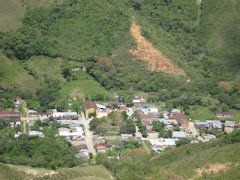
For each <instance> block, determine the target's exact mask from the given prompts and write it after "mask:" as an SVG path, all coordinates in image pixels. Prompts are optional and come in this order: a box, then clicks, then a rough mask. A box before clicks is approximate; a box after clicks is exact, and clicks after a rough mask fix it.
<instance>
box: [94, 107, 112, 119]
mask: <svg viewBox="0 0 240 180" xmlns="http://www.w3.org/2000/svg"><path fill="white" fill-rule="evenodd" d="M96 105H97V111H98V114H97V118H102V117H107V116H108V114H109V111H108V109H107V107H106V106H104V105H102V104H96Z"/></svg>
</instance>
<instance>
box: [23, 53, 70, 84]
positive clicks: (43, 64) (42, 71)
mask: <svg viewBox="0 0 240 180" xmlns="http://www.w3.org/2000/svg"><path fill="white" fill-rule="evenodd" d="M65 65H66V64H65V61H63V60H62V59H60V58H56V59H52V58H48V57H44V56H35V57H32V58H31V59H29V60H28V61H26V62H25V63H24V66H25V67H26V68H27V69H28V70H29V71H30V72H31V74H32V75H33V76H34V78H35V80H36V81H37V82H38V83H41V82H43V81H44V79H45V78H53V79H57V80H59V82H60V84H64V83H65V82H66V80H65V79H64V78H63V76H62V66H65Z"/></svg>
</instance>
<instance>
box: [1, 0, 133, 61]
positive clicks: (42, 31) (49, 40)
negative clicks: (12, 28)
mask: <svg viewBox="0 0 240 180" xmlns="http://www.w3.org/2000/svg"><path fill="white" fill-rule="evenodd" d="M73 4H74V5H73ZM128 29H129V21H128V18H127V16H126V15H125V13H124V12H123V11H121V10H120V9H119V8H117V5H115V3H114V2H108V1H106V0H105V1H104V2H99V1H96V0H93V1H87V0H81V1H80V0H76V1H75V2H74V3H73V2H72V1H71V0H67V1H65V3H63V4H61V5H54V6H51V7H49V8H36V9H34V10H30V11H28V12H27V14H26V16H25V18H24V26H23V27H22V28H20V29H19V30H18V31H17V32H16V33H8V36H6V37H4V38H3V47H4V50H5V52H9V56H10V55H14V56H15V57H17V58H18V59H28V58H29V57H31V56H32V55H47V56H50V57H56V56H62V57H67V58H68V59H72V58H74V59H82V58H83V57H89V56H106V55H111V54H112V53H113V50H114V49H115V48H116V47H117V45H118V44H119V43H120V42H121V41H122V40H123V38H124V36H125V32H127V31H128ZM59 37H61V38H59ZM76 47H77V49H76ZM75 49H76V50H75Z"/></svg>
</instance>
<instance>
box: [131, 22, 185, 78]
mask: <svg viewBox="0 0 240 180" xmlns="http://www.w3.org/2000/svg"><path fill="white" fill-rule="evenodd" d="M131 34H132V36H133V37H134V39H135V42H136V45H137V47H136V49H132V50H130V52H131V53H132V54H133V55H134V56H136V57H137V58H139V59H141V60H143V61H145V62H147V63H148V65H149V68H150V69H151V70H155V71H161V72H166V73H172V74H178V75H185V73H184V71H183V70H182V69H180V68H179V67H177V66H176V65H175V64H174V63H173V62H172V61H171V60H169V59H167V58H166V57H164V56H163V54H162V53H161V52H160V51H158V50H157V49H156V48H154V47H153V45H152V44H151V43H150V42H149V41H148V40H147V39H146V38H145V37H143V36H142V35H141V28H140V26H139V25H137V24H136V23H135V22H133V24H132V26H131Z"/></svg>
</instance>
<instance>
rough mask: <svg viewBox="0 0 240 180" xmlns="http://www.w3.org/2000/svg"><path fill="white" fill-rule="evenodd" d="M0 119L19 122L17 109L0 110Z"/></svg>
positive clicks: (13, 122)
mask: <svg viewBox="0 0 240 180" xmlns="http://www.w3.org/2000/svg"><path fill="white" fill-rule="evenodd" d="M0 120H5V121H8V122H10V123H11V124H13V126H14V125H19V124H21V118H20V112H18V111H0Z"/></svg>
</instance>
